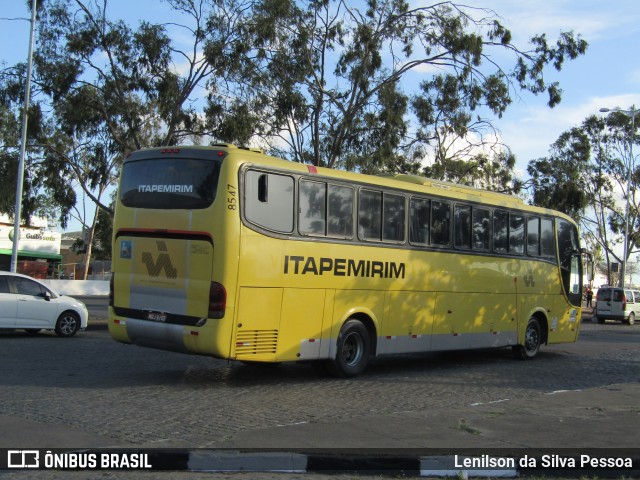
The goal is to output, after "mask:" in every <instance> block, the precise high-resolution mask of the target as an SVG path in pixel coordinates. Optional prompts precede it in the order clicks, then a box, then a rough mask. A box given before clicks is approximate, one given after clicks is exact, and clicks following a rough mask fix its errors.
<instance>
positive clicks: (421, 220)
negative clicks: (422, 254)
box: [409, 198, 431, 245]
mask: <svg viewBox="0 0 640 480" xmlns="http://www.w3.org/2000/svg"><path fill="white" fill-rule="evenodd" d="M430 207H431V205H430V202H429V200H427V199H425V198H412V199H411V203H410V208H409V218H410V224H409V238H410V240H411V243H419V244H422V245H426V244H428V243H429V211H430Z"/></svg>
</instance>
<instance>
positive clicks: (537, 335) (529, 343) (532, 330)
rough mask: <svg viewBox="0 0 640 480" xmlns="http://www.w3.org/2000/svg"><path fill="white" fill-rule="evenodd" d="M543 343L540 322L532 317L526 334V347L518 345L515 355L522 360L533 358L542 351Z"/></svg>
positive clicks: (515, 348)
mask: <svg viewBox="0 0 640 480" xmlns="http://www.w3.org/2000/svg"><path fill="white" fill-rule="evenodd" d="M541 343H542V329H541V328H540V321H539V320H538V319H537V318H535V317H531V318H530V319H529V322H528V323H527V329H526V331H525V332H524V345H516V346H515V347H514V353H515V354H516V357H518V358H520V359H521V360H527V359H530V358H533V357H535V356H536V355H537V354H538V352H539V351H540V345H541Z"/></svg>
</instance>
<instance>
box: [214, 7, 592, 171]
mask: <svg viewBox="0 0 640 480" xmlns="http://www.w3.org/2000/svg"><path fill="white" fill-rule="evenodd" d="M254 5H256V6H255V7H254V8H253V11H251V12H249V11H247V12H246V16H247V18H246V19H245V21H243V22H242V25H244V28H245V29H246V32H247V39H253V48H252V49H251V48H249V47H247V52H248V53H251V57H250V60H251V61H249V62H247V63H246V67H245V68H243V69H242V74H243V77H242V78H243V79H244V83H242V80H241V79H239V82H240V83H241V85H242V86H243V88H242V89H241V91H240V92H236V93H240V95H234V96H233V102H234V105H237V102H238V98H240V99H241V101H242V102H243V105H244V106H245V107H244V108H243V109H239V108H238V109H236V110H235V112H236V113H238V112H240V114H241V112H245V113H246V115H245V116H242V115H241V118H240V119H239V121H240V123H242V124H243V125H244V124H250V125H253V131H255V132H256V133H258V134H260V136H261V137H262V139H263V140H264V142H265V143H266V144H267V145H269V146H270V148H271V149H272V150H273V151H275V152H277V153H279V154H280V155H281V156H285V157H286V158H290V159H292V160H295V161H298V162H304V163H312V164H314V165H318V166H327V167H333V168H335V167H338V168H349V169H352V168H353V169H357V170H360V171H385V170H397V169H398V168H400V169H402V168H406V166H407V165H408V164H410V163H412V162H414V163H415V162H416V161H420V160H423V159H424V156H425V155H424V149H425V148H427V147H429V148H433V149H434V150H435V152H436V155H435V156H434V158H435V163H436V164H438V163H440V164H445V163H446V162H447V161H448V160H449V159H451V158H452V157H450V156H442V155H441V154H443V153H444V151H445V150H444V149H443V148H442V146H443V145H445V144H446V143H447V141H445V137H446V138H449V139H450V138H451V137H452V136H454V137H455V138H468V137H469V134H470V133H472V132H476V133H480V134H482V133H483V132H486V131H487V129H488V130H489V131H490V130H491V128H490V122H489V121H487V120H486V119H482V118H479V117H474V114H476V115H477V114H478V112H480V111H481V110H482V111H488V112H490V113H491V114H494V115H501V114H502V113H503V112H504V111H505V110H506V108H507V107H508V105H509V104H510V103H511V99H512V95H513V94H514V93H515V92H517V91H519V90H525V91H529V92H532V93H534V94H540V93H542V92H547V93H548V95H549V101H548V103H549V106H551V107H553V106H555V105H556V104H557V103H558V102H559V101H560V97H561V90H560V89H559V86H558V85H557V84H556V83H551V84H547V83H546V82H545V77H544V74H543V72H544V70H545V68H546V67H547V66H549V65H552V66H553V67H555V68H556V69H558V70H559V69H561V68H562V65H563V63H564V61H565V59H573V58H576V57H577V56H578V55H581V54H583V53H584V52H585V50H586V47H587V44H586V42H585V41H584V40H582V39H581V38H580V37H579V36H578V37H575V36H574V35H573V34H572V33H562V34H561V36H560V39H559V40H558V41H557V43H556V44H555V45H551V44H550V42H548V40H547V38H546V36H545V35H544V34H543V35H538V36H536V37H534V38H533V39H532V48H531V49H530V50H520V49H519V48H518V47H516V46H515V45H513V44H512V43H511V33H510V31H509V30H508V29H507V28H505V27H504V26H503V25H502V24H501V23H500V22H499V21H498V19H497V15H496V14H495V13H494V12H492V11H490V10H487V9H481V8H471V7H465V6H462V5H457V4H454V3H452V2H442V3H437V4H434V5H431V6H425V7H415V8H413V7H411V6H410V5H409V4H408V3H407V2H404V1H402V0H393V1H388V2H378V1H375V0H369V1H366V2H364V3H363V4H362V7H352V6H349V5H348V4H347V3H346V2H343V1H337V2H330V1H325V0H313V1H309V2H306V3H305V4H300V3H294V2H287V1H286V0H263V1H261V2H258V3H257V4H254ZM248 44H250V42H248ZM497 49H502V50H506V51H507V52H510V53H511V54H512V55H513V57H514V59H515V66H514V67H513V68H512V69H511V70H507V68H506V67H501V66H500V65H498V64H496V63H495V60H494V59H493V56H492V54H491V51H493V50H497ZM430 68H433V69H434V70H436V71H439V72H442V73H439V74H437V75H431V74H422V75H423V76H424V77H426V78H425V80H424V81H422V82H421V83H420V87H419V89H418V91H413V92H404V91H403V90H402V88H401V87H400V86H401V85H407V83H405V82H404V80H406V79H407V78H408V76H409V74H412V75H414V76H417V75H420V73H419V72H422V71H429V69H430ZM209 100H210V112H221V111H224V110H225V108H224V107H223V106H222V102H220V99H219V98H215V99H214V98H210V99H209ZM226 139H228V140H234V138H233V135H230V136H229V137H227V138H226ZM419 147H421V148H419ZM372 152H376V153H375V154H372ZM508 157H509V156H508V155H505V156H503V157H502V159H504V160H507V161H508ZM454 158H455V156H454ZM448 170H449V169H448V167H446V166H443V167H441V168H435V169H434V170H432V171H438V172H441V173H444V172H447V171H448Z"/></svg>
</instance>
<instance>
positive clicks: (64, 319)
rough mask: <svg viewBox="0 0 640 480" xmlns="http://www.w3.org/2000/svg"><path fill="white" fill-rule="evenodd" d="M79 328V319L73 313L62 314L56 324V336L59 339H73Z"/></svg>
mask: <svg viewBox="0 0 640 480" xmlns="http://www.w3.org/2000/svg"><path fill="white" fill-rule="evenodd" d="M79 328H80V317H79V316H78V314H77V313H75V312H70V311H67V312H64V313H62V315H60V316H59V317H58V321H57V322H56V335H58V336H59V337H73V336H74V335H75V334H76V332H77V331H78V329H79Z"/></svg>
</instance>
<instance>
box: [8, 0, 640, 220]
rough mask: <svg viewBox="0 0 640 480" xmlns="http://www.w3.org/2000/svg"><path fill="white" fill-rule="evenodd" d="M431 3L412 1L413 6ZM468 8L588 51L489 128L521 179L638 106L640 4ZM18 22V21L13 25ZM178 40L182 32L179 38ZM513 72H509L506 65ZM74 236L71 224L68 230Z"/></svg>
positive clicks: (151, 1)
mask: <svg viewBox="0 0 640 480" xmlns="http://www.w3.org/2000/svg"><path fill="white" fill-rule="evenodd" d="M431 3H435V2H424V1H422V0H412V1H411V4H412V5H414V6H415V5H429V4H431ZM460 3H464V4H465V5H470V6H474V7H486V8H490V9H492V10H494V11H495V12H496V13H497V14H498V15H499V16H500V17H501V19H502V23H503V24H504V25H505V26H506V27H507V28H509V29H510V30H511V32H512V34H513V43H514V44H516V45H517V46H519V47H521V48H522V49H526V47H527V45H528V40H529V38H531V37H532V36H533V35H535V34H539V33H546V34H547V37H548V38H549V39H550V40H553V41H554V42H555V40H556V39H557V36H558V34H559V33H560V32H561V31H573V32H574V33H576V34H578V33H579V34H581V36H582V37H583V38H584V39H585V40H586V41H587V42H588V43H589V48H588V50H587V53H586V55H583V56H581V57H579V58H578V59H576V60H573V61H568V62H566V63H565V65H564V67H563V68H562V70H561V71H560V72H556V71H555V70H553V68H551V67H550V68H549V69H548V70H547V71H546V73H545V80H546V81H548V82H551V81H555V80H557V81H559V82H560V87H561V88H562V90H563V95H562V102H561V103H560V105H558V106H557V107H555V108H553V109H550V108H549V107H548V106H547V104H546V103H547V97H546V95H544V94H542V95H539V96H534V95H531V94H525V93H521V94H519V96H517V97H515V98H514V102H513V104H512V105H511V106H510V107H509V109H508V110H507V112H506V113H505V114H504V116H503V117H502V118H501V119H494V120H493V123H494V125H495V126H496V127H497V128H498V130H499V131H500V135H501V137H502V141H503V142H504V143H505V144H507V145H508V146H509V147H510V149H511V151H512V152H513V153H514V154H515V156H516V158H517V164H516V169H517V171H518V172H519V173H521V174H522V173H523V172H524V171H525V169H526V165H527V163H528V162H529V161H530V160H533V159H536V158H541V157H544V156H547V154H548V152H549V147H550V145H551V144H552V143H553V142H554V141H555V140H556V139H557V138H558V137H559V136H560V134H562V133H563V132H564V131H566V130H568V129H570V128H572V127H574V126H578V125H580V124H581V123H582V121H583V120H584V119H585V118H586V117H588V116H589V115H593V114H599V113H598V111H599V109H600V108H604V107H606V108H615V107H620V108H623V109H628V108H630V107H631V105H636V106H640V55H639V53H638V48H639V47H640V2H638V1H637V0H609V1H608V2H604V1H602V0H597V1H594V0H467V1H464V2H460ZM0 6H1V7H2V8H1V9H0V62H2V61H6V63H7V64H13V63H15V62H18V61H26V58H27V53H28V43H29V22H28V21H27V20H26V19H28V17H29V10H28V8H27V6H26V2H25V0H0ZM109 8H110V11H111V12H112V13H111V17H112V18H123V19H125V20H129V21H130V22H131V23H132V24H134V25H135V24H137V22H138V21H139V20H140V19H141V18H145V19H147V20H149V21H152V22H155V21H157V22H163V23H164V22H170V21H171V18H169V17H170V14H169V10H168V9H167V7H166V6H165V5H164V4H163V3H162V2H160V1H159V0H135V1H131V0H109ZM16 18H22V20H14V19H16ZM176 35H179V32H176ZM509 65H510V64H509ZM74 228H77V225H74V223H73V222H72V223H71V224H70V229H74Z"/></svg>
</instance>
